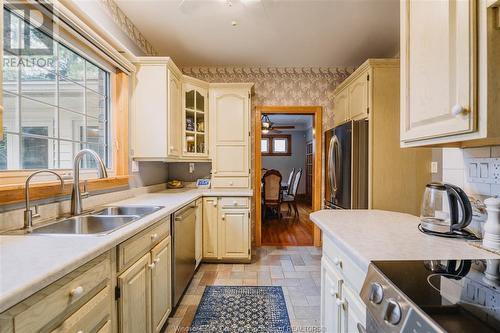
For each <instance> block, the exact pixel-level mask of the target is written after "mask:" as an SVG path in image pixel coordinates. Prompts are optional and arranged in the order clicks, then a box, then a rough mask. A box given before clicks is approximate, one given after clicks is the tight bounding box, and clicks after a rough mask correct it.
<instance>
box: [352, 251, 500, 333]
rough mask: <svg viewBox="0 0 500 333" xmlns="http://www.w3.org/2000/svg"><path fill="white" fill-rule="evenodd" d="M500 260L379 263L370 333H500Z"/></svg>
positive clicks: (369, 301) (371, 284) (369, 288)
mask: <svg viewBox="0 0 500 333" xmlns="http://www.w3.org/2000/svg"><path fill="white" fill-rule="evenodd" d="M499 267H500V259H488V260H482V259H476V260H429V261H375V262H372V264H370V267H369V270H368V275H367V278H366V280H365V284H364V286H363V290H362V291H361V297H362V298H363V300H364V302H365V304H366V305H367V311H368V314H367V331H368V332H414V333H416V332H453V333H459V332H485V333H487V332H500V272H499Z"/></svg>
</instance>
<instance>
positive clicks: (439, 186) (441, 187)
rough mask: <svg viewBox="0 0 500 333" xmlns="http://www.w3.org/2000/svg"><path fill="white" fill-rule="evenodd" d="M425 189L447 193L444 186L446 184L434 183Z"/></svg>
mask: <svg viewBox="0 0 500 333" xmlns="http://www.w3.org/2000/svg"><path fill="white" fill-rule="evenodd" d="M425 187H427V188H432V189H434V190H440V191H446V186H444V184H443V183H440V182H432V183H429V184H427V185H426V186H425Z"/></svg>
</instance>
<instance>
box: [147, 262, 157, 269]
mask: <svg viewBox="0 0 500 333" xmlns="http://www.w3.org/2000/svg"><path fill="white" fill-rule="evenodd" d="M155 266H156V265H155V263H152V264H148V267H149V269H153V268H155Z"/></svg>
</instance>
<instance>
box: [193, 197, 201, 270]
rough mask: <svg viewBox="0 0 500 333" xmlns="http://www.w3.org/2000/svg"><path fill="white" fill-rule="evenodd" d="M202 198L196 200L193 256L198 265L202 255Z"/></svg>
mask: <svg viewBox="0 0 500 333" xmlns="http://www.w3.org/2000/svg"><path fill="white" fill-rule="evenodd" d="M202 249H203V200H202V199H198V200H196V225H195V258H196V266H198V265H199V264H200V262H201V259H202V257H203V253H202Z"/></svg>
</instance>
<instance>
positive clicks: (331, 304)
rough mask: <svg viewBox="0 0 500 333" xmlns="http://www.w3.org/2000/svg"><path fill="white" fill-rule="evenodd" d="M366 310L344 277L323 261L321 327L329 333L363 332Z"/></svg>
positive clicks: (328, 262) (323, 259)
mask: <svg viewBox="0 0 500 333" xmlns="http://www.w3.org/2000/svg"><path fill="white" fill-rule="evenodd" d="M365 318H366V308H365V305H364V304H363V303H362V301H361V299H360V298H359V296H358V295H357V294H356V293H355V292H354V290H353V289H352V288H351V287H350V286H349V285H348V283H347V281H346V280H345V278H344V276H343V275H342V274H341V273H340V272H338V271H337V270H336V269H335V268H334V265H333V264H332V263H331V262H330V261H329V260H328V259H327V258H325V257H323V258H322V259H321V326H322V327H323V328H324V330H323V332H327V333H351V332H358V331H359V332H363V330H364V329H365V322H366V319H365Z"/></svg>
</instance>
